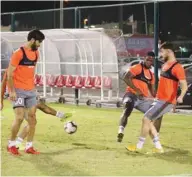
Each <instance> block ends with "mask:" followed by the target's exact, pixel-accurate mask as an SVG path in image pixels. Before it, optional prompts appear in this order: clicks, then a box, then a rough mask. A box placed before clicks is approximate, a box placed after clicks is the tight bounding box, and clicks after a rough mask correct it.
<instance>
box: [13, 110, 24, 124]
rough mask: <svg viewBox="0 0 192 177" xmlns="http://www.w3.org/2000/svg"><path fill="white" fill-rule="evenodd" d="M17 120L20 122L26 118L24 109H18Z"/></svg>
mask: <svg viewBox="0 0 192 177" xmlns="http://www.w3.org/2000/svg"><path fill="white" fill-rule="evenodd" d="M15 117H16V121H17V122H19V123H22V122H23V119H24V111H22V110H17V111H16V113H15Z"/></svg>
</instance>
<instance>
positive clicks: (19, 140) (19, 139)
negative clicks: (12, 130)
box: [16, 137, 23, 145]
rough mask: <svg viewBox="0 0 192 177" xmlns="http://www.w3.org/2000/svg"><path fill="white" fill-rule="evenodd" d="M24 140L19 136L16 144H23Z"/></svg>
mask: <svg viewBox="0 0 192 177" xmlns="http://www.w3.org/2000/svg"><path fill="white" fill-rule="evenodd" d="M22 142H23V139H22V138H20V137H17V139H16V145H19V144H21V143H22Z"/></svg>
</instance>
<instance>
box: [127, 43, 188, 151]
mask: <svg viewBox="0 0 192 177" xmlns="http://www.w3.org/2000/svg"><path fill="white" fill-rule="evenodd" d="M160 56H161V57H162V58H163V60H164V62H165V63H164V65H163V66H162V71H161V75H160V79H159V85H158V90H157V95H156V100H155V101H154V102H153V106H152V107H151V108H150V109H149V110H148V111H147V112H146V113H145V115H144V117H143V120H142V128H141V134H140V137H139V140H138V143H137V144H136V146H128V147H127V150H129V151H133V152H138V151H141V150H142V148H143V145H144V143H145V139H146V137H147V135H148V134H149V132H151V134H152V137H153V143H154V145H155V149H154V151H153V152H156V153H163V152H164V150H163V147H162V145H161V143H160V140H159V136H158V133H157V130H156V128H155V127H154V125H153V122H154V121H155V120H157V119H158V118H159V117H161V116H163V115H164V114H166V113H167V112H170V111H171V110H172V108H173V106H174V105H175V104H176V102H178V103H182V102H183V97H184V95H185V93H186V91H187V82H186V76H185V71H184V69H183V67H182V65H181V64H179V63H178V61H177V60H176V58H175V55H174V52H173V46H172V44H170V43H166V44H164V45H162V46H161V48H160ZM179 84H180V87H181V94H180V96H179V97H178V98H177V90H178V86H179ZM165 88H166V89H165Z"/></svg>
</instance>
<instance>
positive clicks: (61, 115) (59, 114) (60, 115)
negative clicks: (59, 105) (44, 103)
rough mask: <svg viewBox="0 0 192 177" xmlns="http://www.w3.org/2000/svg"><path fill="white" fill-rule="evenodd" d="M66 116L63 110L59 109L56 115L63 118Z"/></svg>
mask: <svg viewBox="0 0 192 177" xmlns="http://www.w3.org/2000/svg"><path fill="white" fill-rule="evenodd" d="M64 116H65V114H64V113H63V112H60V111H57V113H56V117H58V118H63V117H64Z"/></svg>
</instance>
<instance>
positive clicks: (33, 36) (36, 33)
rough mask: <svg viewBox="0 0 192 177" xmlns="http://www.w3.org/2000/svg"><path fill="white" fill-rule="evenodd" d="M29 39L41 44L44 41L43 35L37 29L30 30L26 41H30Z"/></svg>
mask: <svg viewBox="0 0 192 177" xmlns="http://www.w3.org/2000/svg"><path fill="white" fill-rule="evenodd" d="M31 39H35V40H38V41H40V42H42V41H43V40H44V39H45V35H44V34H43V33H42V32H41V31H40V30H38V29H34V30H31V31H30V32H29V34H28V36H27V40H28V41H30V40H31Z"/></svg>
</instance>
